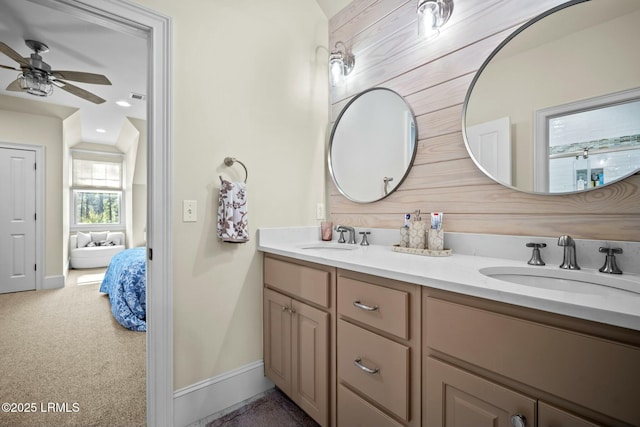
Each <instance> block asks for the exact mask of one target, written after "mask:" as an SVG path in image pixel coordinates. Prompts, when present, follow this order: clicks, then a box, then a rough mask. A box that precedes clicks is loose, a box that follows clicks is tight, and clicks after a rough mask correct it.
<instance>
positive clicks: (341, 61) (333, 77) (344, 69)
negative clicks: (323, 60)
mask: <svg viewBox="0 0 640 427" xmlns="http://www.w3.org/2000/svg"><path fill="white" fill-rule="evenodd" d="M338 44H342V45H343V46H344V43H342V42H338V43H336V49H335V50H334V51H332V52H331V54H330V55H329V81H330V83H331V86H339V85H341V84H342V83H343V82H344V78H345V76H348V75H349V73H351V71H352V70H353V67H354V65H355V62H356V60H355V57H354V56H353V54H352V53H350V52H349V51H348V50H347V47H346V46H344V52H342V51H341V50H340V49H339V48H338Z"/></svg>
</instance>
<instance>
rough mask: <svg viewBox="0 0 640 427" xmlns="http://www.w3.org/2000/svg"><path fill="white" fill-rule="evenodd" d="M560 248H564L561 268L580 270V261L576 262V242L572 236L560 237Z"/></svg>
mask: <svg viewBox="0 0 640 427" xmlns="http://www.w3.org/2000/svg"><path fill="white" fill-rule="evenodd" d="M558 246H563V247H564V258H563V259H562V264H560V268H564V269H566V270H580V266H578V261H577V260H576V242H575V241H574V240H573V239H572V238H571V236H560V237H559V238H558Z"/></svg>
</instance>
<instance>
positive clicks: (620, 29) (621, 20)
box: [463, 0, 640, 194]
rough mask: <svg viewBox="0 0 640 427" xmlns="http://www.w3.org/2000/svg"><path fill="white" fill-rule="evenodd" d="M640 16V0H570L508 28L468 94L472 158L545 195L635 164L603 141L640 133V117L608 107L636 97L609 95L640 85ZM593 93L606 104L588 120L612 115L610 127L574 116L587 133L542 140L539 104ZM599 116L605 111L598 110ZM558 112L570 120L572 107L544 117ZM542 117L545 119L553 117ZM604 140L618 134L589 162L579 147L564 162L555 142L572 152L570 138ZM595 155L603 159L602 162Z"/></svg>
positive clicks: (615, 175)
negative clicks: (611, 98)
mask: <svg viewBox="0 0 640 427" xmlns="http://www.w3.org/2000/svg"><path fill="white" fill-rule="evenodd" d="M638 22H640V1H638V0H591V1H586V2H584V1H571V2H568V3H566V4H564V5H562V6H559V7H558V8H555V9H552V10H551V11H549V12H548V13H546V14H543V15H542V16H541V17H537V18H535V19H533V20H532V21H530V22H529V23H527V24H525V25H524V26H523V27H522V28H521V29H519V30H518V31H516V33H514V34H513V35H512V36H510V37H509V38H508V39H507V40H506V41H505V42H504V43H503V44H501V46H499V47H498V49H496V50H495V51H494V52H493V53H492V54H491V56H490V57H489V59H488V60H487V61H486V62H485V63H484V64H483V66H482V67H481V69H480V71H479V72H478V74H477V75H476V77H475V79H474V81H473V83H472V85H471V88H470V89H469V92H468V94H467V99H466V100H465V106H464V117H463V132H464V136H465V143H466V144H467V149H468V151H469V153H470V155H471V158H472V159H473V160H474V162H475V163H476V165H478V167H479V168H480V169H481V170H482V171H483V172H485V173H486V174H487V175H488V176H489V177H491V178H492V179H494V180H495V181H497V182H499V183H501V184H503V185H505V186H508V187H511V188H515V189H517V190H521V191H526V192H532V193H539V194H565V193H571V192H575V191H585V190H591V189H594V188H598V187H599V186H601V185H607V184H610V183H612V182H616V181H618V180H620V179H623V178H625V177H626V176H629V175H631V174H633V173H636V172H638V170H640V157H636V156H632V157H633V158H625V159H624V160H623V159H622V158H621V157H622V156H624V155H622V154H609V155H608V156H604V153H602V150H603V149H604V145H607V146H610V145H611V143H613V144H617V143H615V142H612V141H613V140H614V139H615V138H623V139H624V138H625V137H627V136H628V137H629V138H633V135H638V131H637V121H636V122H635V124H634V123H622V122H621V120H622V119H623V117H624V115H623V114H622V113H620V112H619V111H617V110H615V109H613V110H609V108H605V107H608V106H612V107H611V108H614V107H613V106H614V105H617V104H622V103H628V102H632V101H633V98H634V97H635V100H638V99H640V98H639V95H637V94H636V95H633V96H630V97H628V99H625V100H617V101H615V102H610V101H607V100H606V99H605V98H606V97H609V96H615V95H616V94H620V93H626V94H629V93H633V92H634V91H638V90H639V88H640V55H637V47H636V44H637V40H640V25H637V23H638ZM594 99H595V100H601V101H602V102H601V103H600V104H599V105H591V106H589V107H588V108H585V109H584V111H585V112H586V111H587V110H589V111H591V113H590V114H591V116H590V118H589V119H588V121H589V122H591V123H592V124H593V123H596V122H599V123H605V122H606V123H607V125H608V128H607V129H608V130H607V131H606V134H603V132H605V128H604V127H603V125H594V126H595V128H594V127H591V126H585V125H584V123H583V124H578V127H579V128H580V129H581V130H582V131H584V133H583V134H582V136H581V138H580V139H581V140H580V141H578V140H574V139H572V138H573V137H567V136H566V135H565V136H560V135H556V136H555V138H556V140H555V142H553V143H552V144H551V145H542V146H541V145H539V144H538V143H537V142H536V140H539V139H540V137H541V136H545V135H546V136H548V134H547V129H546V128H545V127H542V128H541V127H540V125H539V124H536V116H539V115H540V112H541V111H542V112H544V111H553V110H554V109H556V110H557V109H559V108H561V107H562V106H566V105H573V104H574V103H579V102H585V101H589V100H594ZM576 111H577V110H574V111H573V112H576ZM605 111H609V112H608V113H605ZM612 111H613V112H612ZM600 114H606V116H602V117H601V118H598V117H599V115H600ZM556 116H557V117H558V118H564V119H565V120H568V119H569V117H570V116H571V114H570V113H566V114H565V113H562V112H560V113H557V112H556V113H553V114H549V115H547V116H546V119H548V120H551V119H553V118H554V117H556ZM613 116H615V117H614V118H612V117H613ZM576 117H580V116H576ZM637 117H638V115H637V114H636V115H635V118H636V120H637ZM575 120H578V118H576V119H575ZM544 123H545V126H547V127H548V126H549V122H548V121H545V122H544ZM558 123H559V122H555V123H554V124H555V125H557V124H558ZM551 126H553V124H551ZM625 128H626V129H628V130H626V131H625V130H623V129H625ZM634 129H635V130H634ZM587 131H588V132H587ZM603 135H604V136H603ZM603 138H604V139H611V140H612V141H609V142H606V143H603V145H602V146H601V147H600V148H598V149H596V148H594V149H593V151H592V152H591V155H590V156H589V159H588V160H589V162H588V164H585V163H584V162H581V161H580V160H581V159H582V157H580V158H579V159H578V160H577V161H576V155H577V154H573V155H572V156H567V157H566V158H564V160H562V158H561V153H558V152H557V151H558V150H563V149H562V148H557V147H565V148H566V149H567V150H569V149H570V148H571V146H572V144H578V145H581V144H585V143H588V142H590V141H596V140H599V139H603ZM618 148H620V147H617V148H616V149H615V150H617V149H618ZM598 150H599V151H600V153H596V151H598ZM564 154H567V153H564ZM596 154H597V156H598V157H595V156H596ZM605 157H606V158H605ZM596 159H597V162H598V163H600V162H603V164H602V165H600V164H598V165H596V164H595V162H596ZM582 160H587V159H582ZM606 162H608V163H610V165H609V166H606V165H604V163H606ZM614 163H615V164H614ZM598 168H602V169H603V172H602V174H601V175H603V176H602V178H603V179H602V180H601V179H598V183H599V184H594V185H593V186H591V185H590V181H591V171H592V169H593V170H596V169H598ZM580 177H582V180H584V181H585V183H584V190H581V186H582V183H581V182H579V181H580ZM599 178H600V177H599ZM556 180H558V181H556Z"/></svg>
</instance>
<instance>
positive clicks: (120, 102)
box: [116, 101, 131, 107]
mask: <svg viewBox="0 0 640 427" xmlns="http://www.w3.org/2000/svg"><path fill="white" fill-rule="evenodd" d="M116 104H118V105H119V106H121V107H131V104H129V103H128V102H127V101H116Z"/></svg>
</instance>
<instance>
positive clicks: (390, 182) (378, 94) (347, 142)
mask: <svg viewBox="0 0 640 427" xmlns="http://www.w3.org/2000/svg"><path fill="white" fill-rule="evenodd" d="M416 138H417V133H416V121H415V117H414V115H413V112H412V111H411V108H409V105H408V104H407V102H406V101H405V100H404V98H402V96H400V95H399V94H397V93H396V92H394V91H392V90H390V89H386V88H373V89H369V90H366V91H364V92H362V93H360V94H358V95H356V96H355V97H354V98H353V99H352V100H351V101H349V103H348V104H347V105H346V106H345V107H344V109H343V110H342V111H341V112H340V115H339V116H338V119H337V120H336V122H335V124H334V126H333V129H332V131H331V139H330V142H329V156H328V161H329V172H330V173H331V178H332V179H333V182H334V183H335V185H336V187H337V188H338V190H339V191H340V192H341V193H342V194H343V195H344V196H345V197H346V198H348V199H349V200H351V201H354V202H357V203H370V202H375V201H377V200H380V199H383V198H385V197H387V196H388V195H389V194H391V193H392V192H393V191H394V190H395V189H396V188H398V186H399V185H400V184H401V183H402V181H404V179H405V177H406V176H407V174H408V173H409V169H410V168H411V165H412V164H413V159H414V158H415V155H416V148H417V144H416Z"/></svg>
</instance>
